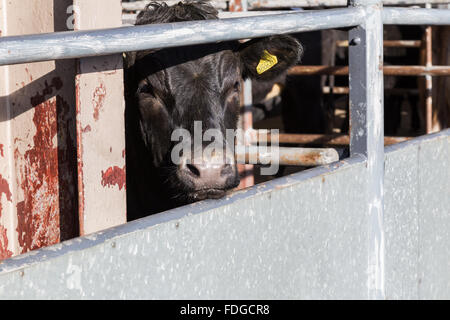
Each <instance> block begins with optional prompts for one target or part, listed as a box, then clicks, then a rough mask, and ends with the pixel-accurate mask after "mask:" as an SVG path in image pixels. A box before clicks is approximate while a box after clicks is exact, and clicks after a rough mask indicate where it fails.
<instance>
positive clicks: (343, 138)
mask: <svg viewBox="0 0 450 320" xmlns="http://www.w3.org/2000/svg"><path fill="white" fill-rule="evenodd" d="M259 131H260V132H258V133H257V135H254V136H253V137H252V138H253V139H252V141H251V142H252V143H261V142H263V143H264V142H267V143H268V142H270V141H271V140H272V136H274V135H273V134H272V135H271V134H268V133H267V132H266V130H264V129H263V130H259ZM410 139H412V138H410V137H384V145H385V146H388V145H391V144H395V143H399V142H403V141H407V140H410ZM275 141H278V142H279V143H286V144H303V145H321V146H348V145H349V143H350V138H349V136H348V135H346V134H295V133H294V134H292V133H280V134H278V135H276V137H275Z"/></svg>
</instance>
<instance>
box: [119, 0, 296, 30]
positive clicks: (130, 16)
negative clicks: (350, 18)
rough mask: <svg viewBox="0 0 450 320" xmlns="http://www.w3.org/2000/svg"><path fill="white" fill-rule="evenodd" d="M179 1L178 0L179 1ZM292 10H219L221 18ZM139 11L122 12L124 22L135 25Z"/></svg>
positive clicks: (264, 14) (265, 14) (289, 11)
mask: <svg viewBox="0 0 450 320" xmlns="http://www.w3.org/2000/svg"><path fill="white" fill-rule="evenodd" d="M177 2H178V1H177ZM296 12H297V11H292V10H270V11H269V10H266V11H221V12H219V19H230V18H242V17H253V16H267V15H269V14H283V13H296ZM137 15H138V14H137V13H124V14H122V23H123V24H128V25H134V24H135V22H136V18H137Z"/></svg>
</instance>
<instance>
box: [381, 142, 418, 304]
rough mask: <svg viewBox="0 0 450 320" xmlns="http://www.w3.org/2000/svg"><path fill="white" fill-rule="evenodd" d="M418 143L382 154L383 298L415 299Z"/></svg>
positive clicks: (416, 276) (416, 288)
mask: <svg viewBox="0 0 450 320" xmlns="http://www.w3.org/2000/svg"><path fill="white" fill-rule="evenodd" d="M417 149H418V144H414V145H410V146H408V147H405V148H401V149H397V150H393V151H391V152H387V153H386V162H385V166H386V167H385V184H384V188H385V189H384V223H383V224H384V229H385V230H384V231H385V247H386V259H385V274H386V284H385V288H386V299H418V298H419V294H418V286H419V284H418V280H419V276H418V271H419V269H418V265H417V259H418V255H419V241H420V239H419V229H420V226H419V207H418V201H419V199H418V194H419V190H418V186H419V185H418V171H419V168H418V165H419V162H418V151H417Z"/></svg>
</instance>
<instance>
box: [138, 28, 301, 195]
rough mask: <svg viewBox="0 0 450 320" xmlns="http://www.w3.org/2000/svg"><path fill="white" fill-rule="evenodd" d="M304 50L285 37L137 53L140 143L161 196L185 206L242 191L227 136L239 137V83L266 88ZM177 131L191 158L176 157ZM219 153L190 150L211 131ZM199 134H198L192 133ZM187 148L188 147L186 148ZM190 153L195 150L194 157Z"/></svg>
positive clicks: (201, 147) (185, 154) (186, 155)
mask: <svg viewBox="0 0 450 320" xmlns="http://www.w3.org/2000/svg"><path fill="white" fill-rule="evenodd" d="M301 53H302V48H301V45H300V44H299V43H298V42H297V41H296V40H295V39H294V38H292V37H290V36H274V37H267V38H262V39H253V40H250V41H248V42H246V43H238V42H223V43H218V44H204V45H197V46H189V47H177V48H167V49H162V50H157V51H153V52H151V51H150V52H138V53H136V55H135V56H134V57H133V60H134V61H133V66H132V68H133V72H134V79H135V87H136V92H135V94H136V96H135V98H136V102H137V107H138V110H139V113H138V114H139V127H140V134H141V138H142V139H143V141H144V143H145V145H146V147H147V148H148V150H149V151H150V152H151V154H152V163H151V164H149V165H152V166H154V167H155V168H159V169H160V172H161V174H162V175H164V181H165V184H166V186H165V187H166V188H167V189H168V190H171V193H172V196H173V197H175V198H178V199H181V200H182V201H183V202H192V201H196V200H201V199H204V198H218V197H221V196H223V195H224V194H225V192H226V191H227V190H229V189H231V188H234V187H236V186H237V185H238V183H239V177H238V174H237V169H236V163H235V162H236V161H235V159H234V154H232V153H231V152H230V149H232V148H230V147H231V146H230V143H234V142H230V141H228V142H227V141H226V140H225V137H226V136H227V132H226V130H227V129H236V126H237V120H238V116H239V106H240V98H239V95H240V90H241V88H240V83H241V80H242V79H243V78H257V79H259V80H263V81H264V80H266V81H270V80H271V79H273V78H275V77H277V76H279V75H280V74H282V73H283V72H285V71H286V70H287V69H288V68H289V67H290V66H292V65H294V64H295V63H296V62H297V61H298V60H299V59H300V56H301ZM177 129H182V130H183V132H187V133H189V134H190V137H191V139H190V140H189V144H190V145H189V146H190V147H191V145H192V144H193V145H192V149H191V151H192V152H185V151H186V149H184V150H182V151H181V152H177V156H178V161H177V162H176V161H174V152H173V151H175V149H174V148H175V147H176V146H177V145H180V144H179V143H180V142H181V141H179V140H175V141H172V140H174V139H173V133H174V131H175V130H177ZM211 129H212V130H215V132H216V133H217V132H219V133H221V135H220V136H218V135H217V134H214V138H213V139H219V140H223V141H214V142H219V145H220V144H221V145H223V148H222V149H217V148H216V149H215V150H214V152H213V153H207V152H204V151H205V149H206V148H207V146H208V145H209V144H210V143H211V141H203V140H204V139H202V141H201V143H200V144H195V143H194V141H195V135H196V134H197V135H198V134H199V132H198V130H201V132H200V135H203V133H206V132H208V130H209V131H211ZM196 130H197V132H195V131H196ZM183 142H184V143H186V141H183ZM194 147H195V148H197V149H199V150H194Z"/></svg>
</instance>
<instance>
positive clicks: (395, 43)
mask: <svg viewBox="0 0 450 320" xmlns="http://www.w3.org/2000/svg"><path fill="white" fill-rule="evenodd" d="M421 45H422V41H421V40H384V41H383V47H385V48H386V47H404V48H420V47H421ZM336 46H338V47H348V40H338V41H336Z"/></svg>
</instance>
